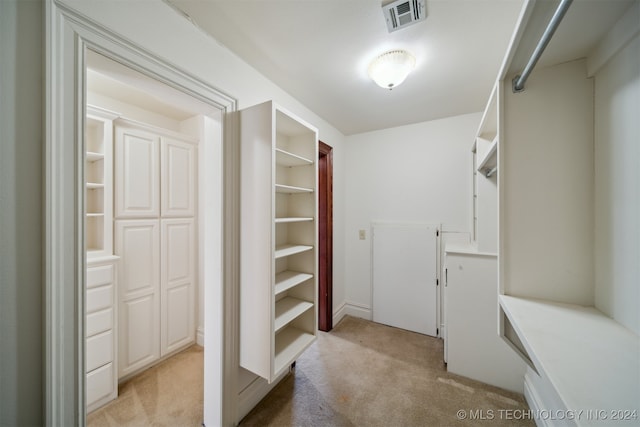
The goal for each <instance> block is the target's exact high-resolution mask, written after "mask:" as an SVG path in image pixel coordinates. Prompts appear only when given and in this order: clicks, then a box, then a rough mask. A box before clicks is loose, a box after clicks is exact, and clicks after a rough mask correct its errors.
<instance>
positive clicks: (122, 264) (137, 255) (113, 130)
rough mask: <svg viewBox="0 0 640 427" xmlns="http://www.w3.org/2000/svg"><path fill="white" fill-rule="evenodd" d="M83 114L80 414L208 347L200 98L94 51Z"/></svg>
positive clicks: (206, 121)
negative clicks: (171, 361)
mask: <svg viewBox="0 0 640 427" xmlns="http://www.w3.org/2000/svg"><path fill="white" fill-rule="evenodd" d="M86 81H87V87H86V91H87V92H86V95H87V96H86V99H87V105H86V118H85V162H84V171H85V173H84V176H85V236H86V239H85V241H86V296H85V298H86V351H85V356H86V387H87V392H86V394H87V400H86V404H87V409H88V411H89V412H90V411H92V410H95V409H97V408H99V407H101V406H103V405H104V404H106V403H108V402H110V401H111V400H113V399H116V398H117V396H118V384H119V383H120V384H122V383H123V382H125V381H127V380H129V379H131V378H132V377H134V376H136V375H137V374H139V373H141V372H143V371H145V370H146V369H148V368H150V367H152V366H154V365H155V364H157V363H158V362H160V361H163V360H165V359H167V358H169V357H172V356H174V355H176V354H177V353H179V352H180V351H183V350H185V349H187V348H188V347H190V346H192V345H196V344H199V345H200V346H202V345H203V343H204V332H203V315H202V313H203V310H202V298H201V296H202V295H203V287H202V285H201V283H202V280H201V275H202V274H201V273H200V264H201V261H200V260H199V253H200V252H201V251H200V245H201V243H200V242H199V240H198V238H197V236H198V230H199V211H198V209H199V205H198V195H199V186H198V184H199V182H198V181H199V170H198V169H199V166H198V163H199V152H200V149H201V147H202V143H203V141H206V140H207V138H209V139H212V135H211V134H207V130H209V132H210V130H211V129H213V128H212V126H210V124H211V123H210V122H211V121H212V120H213V119H212V118H211V117H208V116H207V111H208V110H211V107H207V106H206V105H204V104H203V103H202V102H199V101H197V100H195V99H193V98H189V97H188V96H186V95H184V94H181V93H180V92H178V91H176V90H175V89H172V88H171V87H169V86H167V85H165V84H162V83H160V82H159V81H156V80H154V79H151V78H149V77H146V76H144V75H143V74H141V73H139V72H136V71H134V70H133V69H131V68H129V67H126V66H124V65H122V64H119V63H117V62H115V61H113V60H111V59H109V58H107V57H105V56H103V55H101V54H98V53H96V52H93V51H88V53H87V67H86Z"/></svg>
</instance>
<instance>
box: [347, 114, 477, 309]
mask: <svg viewBox="0 0 640 427" xmlns="http://www.w3.org/2000/svg"><path fill="white" fill-rule="evenodd" d="M480 119H481V114H480V113H474V114H467V115H463V116H457V117H451V118H446V119H441V120H434V121H430V122H423V123H418V124H414V125H409V126H402V127H397V128H393V129H386V130H381V131H376V132H369V133H363V134H358V135H352V136H348V137H347V138H346V139H345V162H346V165H347V169H346V193H345V196H346V207H347V212H346V227H345V245H346V252H345V255H346V260H345V262H346V268H347V269H346V283H347V284H348V285H347V294H346V302H347V307H346V308H345V312H347V313H350V314H353V315H358V316H361V317H365V318H370V316H371V312H370V309H371V240H370V226H371V222H372V221H376V220H380V221H408V222H428V223H441V224H442V225H443V230H446V231H461V232H467V233H468V232H469V225H470V215H471V210H470V209H471V185H470V182H471V163H470V155H471V154H470V150H471V146H472V144H473V141H474V138H475V133H476V130H477V128H478V124H479V123H480ZM361 229H363V230H366V240H359V236H358V230H361Z"/></svg>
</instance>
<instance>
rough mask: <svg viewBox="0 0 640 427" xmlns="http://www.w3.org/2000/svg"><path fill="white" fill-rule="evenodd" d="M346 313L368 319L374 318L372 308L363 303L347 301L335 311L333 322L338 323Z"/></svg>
mask: <svg viewBox="0 0 640 427" xmlns="http://www.w3.org/2000/svg"><path fill="white" fill-rule="evenodd" d="M346 315H349V316H353V317H359V318H361V319H366V320H371V319H372V317H371V308H369V307H367V306H365V305H361V304H354V303H350V302H345V303H343V304H342V305H341V306H340V308H338V309H337V310H336V311H335V312H334V313H333V324H334V325H337V324H338V322H339V321H340V320H342V318H343V317H344V316H346Z"/></svg>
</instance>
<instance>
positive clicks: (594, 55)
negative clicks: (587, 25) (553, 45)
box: [587, 2, 640, 77]
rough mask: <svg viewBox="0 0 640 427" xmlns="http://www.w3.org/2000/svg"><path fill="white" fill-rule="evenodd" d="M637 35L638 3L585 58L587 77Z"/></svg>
mask: <svg viewBox="0 0 640 427" xmlns="http://www.w3.org/2000/svg"><path fill="white" fill-rule="evenodd" d="M638 34H640V2H635V3H634V4H633V5H632V6H631V7H630V8H629V10H628V11H627V12H626V13H625V14H624V15H622V17H621V18H620V19H619V20H618V22H617V23H616V24H615V25H614V26H613V27H612V28H611V30H609V32H608V33H607V34H606V35H605V36H604V37H603V38H602V39H601V40H600V42H599V43H598V45H597V46H596V47H595V49H593V50H592V52H591V55H589V57H587V76H589V77H593V76H594V75H595V74H596V73H597V72H598V71H599V70H600V68H602V67H603V66H604V65H605V64H606V63H607V62H608V61H609V60H610V59H611V58H612V57H613V56H614V55H615V54H616V53H618V52H619V51H620V50H622V48H624V47H625V46H626V45H627V43H629V42H630V41H631V40H632V39H633V38H634V37H636V36H637V35H638Z"/></svg>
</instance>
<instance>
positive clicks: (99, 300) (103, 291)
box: [86, 285, 113, 313]
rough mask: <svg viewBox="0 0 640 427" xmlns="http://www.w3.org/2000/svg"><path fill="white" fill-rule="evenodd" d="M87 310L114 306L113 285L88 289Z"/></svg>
mask: <svg viewBox="0 0 640 427" xmlns="http://www.w3.org/2000/svg"><path fill="white" fill-rule="evenodd" d="M86 303H87V306H86V312H87V313H93V312H94V311H98V310H104V309H106V308H112V307H113V285H107V286H101V287H99V288H93V289H87V302H86Z"/></svg>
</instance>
